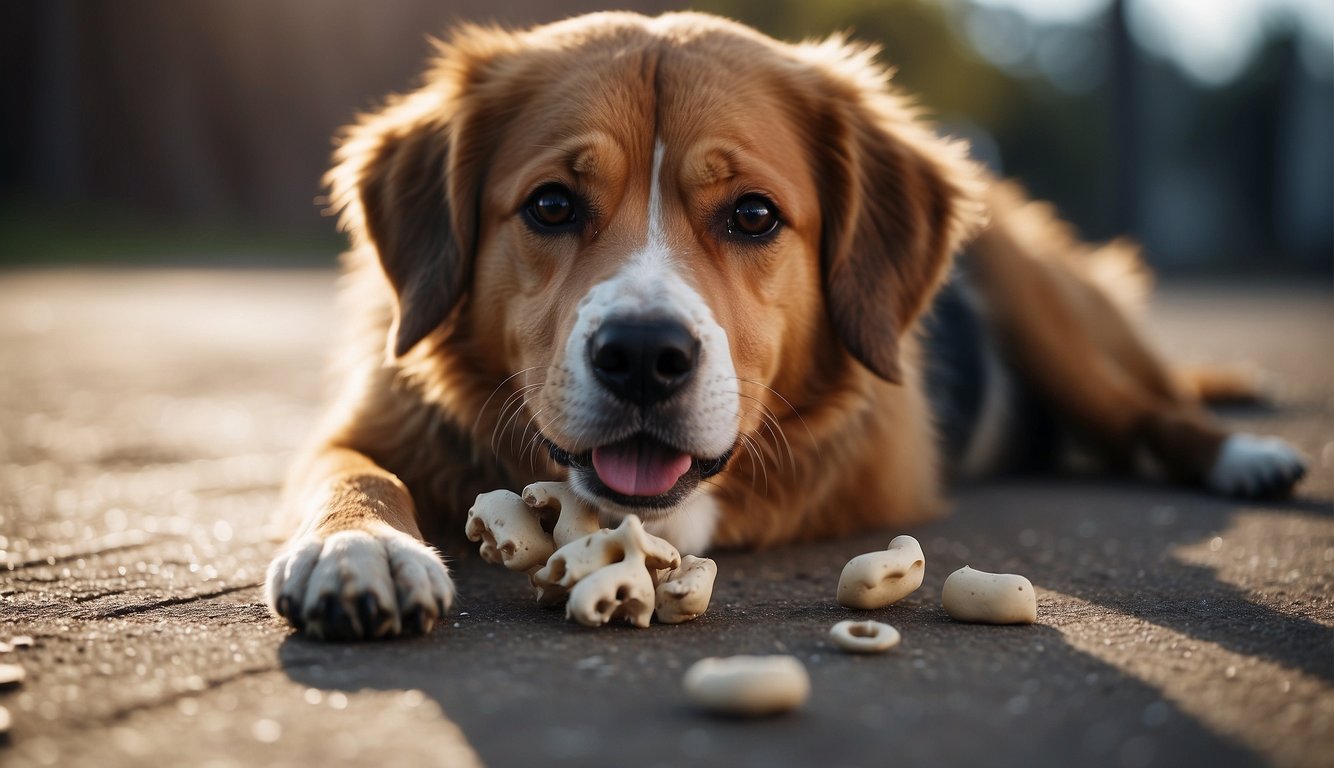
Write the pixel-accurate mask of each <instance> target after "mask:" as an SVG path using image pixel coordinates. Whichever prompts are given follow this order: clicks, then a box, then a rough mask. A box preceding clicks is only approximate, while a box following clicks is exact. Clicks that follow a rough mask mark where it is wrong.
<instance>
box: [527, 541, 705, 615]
mask: <svg viewBox="0 0 1334 768" xmlns="http://www.w3.org/2000/svg"><path fill="white" fill-rule="evenodd" d="M680 565H681V554H680V553H679V552H677V551H676V547H673V546H672V545H671V544H669V543H667V542H666V541H664V540H662V539H660V538H658V537H657V536H654V535H652V534H650V533H648V532H647V531H645V530H644V524H643V523H641V522H640V521H639V518H638V517H637V516H635V515H628V516H627V517H626V518H625V520H623V521H622V522H621V524H620V525H619V526H617V527H616V528H614V529H611V528H604V529H602V530H600V531H598V532H596V533H593V534H591V535H588V536H585V537H583V538H582V539H578V540H576V541H572V542H570V543H569V544H566V545H565V546H563V547H561V548H560V549H558V550H556V553H555V554H553V555H552V556H551V558H550V559H548V560H547V564H546V566H544V567H542V568H539V569H538V570H536V571H534V572H533V573H532V574H530V576H529V579H530V580H531V581H532V583H533V586H534V587H536V588H537V590H538V601H539V602H543V603H551V602H556V601H557V600H558V596H559V595H561V594H562V593H564V592H565V591H568V592H569V596H570V602H569V604H568V605H567V606H566V609H565V615H566V616H567V617H569V618H571V619H574V620H575V621H577V622H579V623H580V624H584V625H587V626H598V625H600V624H605V623H607V622H608V621H610V620H612V619H613V618H625V619H626V620H627V621H629V622H630V623H632V624H634V625H635V626H640V627H646V626H648V622H649V618H650V617H651V616H652V615H653V603H654V579H653V576H654V574H655V573H656V572H657V571H659V570H663V569H673V570H674V569H676V568H679V567H680Z"/></svg>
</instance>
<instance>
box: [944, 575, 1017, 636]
mask: <svg viewBox="0 0 1334 768" xmlns="http://www.w3.org/2000/svg"><path fill="white" fill-rule="evenodd" d="M940 603H941V605H942V606H944V608H945V613H948V614H949V615H950V618H952V619H954V620H955V621H966V622H971V623H974V624H1032V623H1033V622H1035V621H1037V620H1038V600H1037V595H1035V594H1034V593H1033V583H1032V582H1030V581H1029V580H1028V579H1026V578H1024V577H1023V576H1020V575H1019V574H1017V573H987V572H986V571H975V570H973V569H972V568H969V567H968V566H966V565H965V566H964V567H962V568H960V569H959V570H957V571H955V572H954V573H951V574H950V575H949V578H947V579H945V585H944V586H943V587H941V589H940Z"/></svg>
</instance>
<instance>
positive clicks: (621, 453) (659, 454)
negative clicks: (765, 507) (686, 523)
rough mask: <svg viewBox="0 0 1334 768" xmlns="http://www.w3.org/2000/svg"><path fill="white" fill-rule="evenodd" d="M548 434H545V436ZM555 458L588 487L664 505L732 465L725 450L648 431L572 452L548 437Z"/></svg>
mask: <svg viewBox="0 0 1334 768" xmlns="http://www.w3.org/2000/svg"><path fill="white" fill-rule="evenodd" d="M544 439H545V438H544ZM546 444H547V451H548V452H549V453H550V454H551V459H552V461H555V462H556V463H557V464H560V465H561V466H563V467H568V468H569V469H570V471H571V473H577V474H578V475H579V476H580V480H581V481H582V482H583V483H584V484H585V485H586V487H587V488H588V489H589V490H590V491H592V492H594V493H596V494H597V495H598V496H601V497H603V498H605V499H607V500H608V501H611V502H613V503H615V504H619V505H621V506H625V507H638V508H651V509H662V508H667V507H674V506H676V505H677V504H680V503H681V502H683V501H685V499H686V497H688V496H689V495H690V492H691V491H693V490H695V487H696V486H698V485H699V483H700V481H701V480H706V479H708V478H710V477H713V476H714V475H716V474H718V473H719V472H722V471H723V468H724V467H726V466H727V462H728V460H729V459H730V458H731V457H732V451H731V450H728V451H727V452H726V453H724V454H723V455H721V456H717V457H713V458H700V457H697V456H691V455H690V454H689V453H687V452H685V451H682V450H680V449H678V448H675V447H673V446H670V445H667V444H666V443H663V442H662V441H660V440H657V439H654V438H652V437H649V436H648V435H645V434H642V433H641V434H637V435H634V436H632V437H629V438H627V439H625V440H621V441H620V442H616V443H610V444H608V445H602V446H598V447H597V448H594V449H592V450H590V451H584V452H583V453H578V454H576V453H571V452H570V451H567V450H565V449H563V448H561V447H560V446H558V445H556V444H555V443H554V442H552V441H551V440H546Z"/></svg>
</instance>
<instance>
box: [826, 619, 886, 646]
mask: <svg viewBox="0 0 1334 768" xmlns="http://www.w3.org/2000/svg"><path fill="white" fill-rule="evenodd" d="M829 637H830V638H831V639H833V641H834V645H837V646H838V647H839V648H841V649H843V650H845V651H847V652H848V653H879V652H881V651H887V650H889V649H890V648H893V647H894V646H896V645H898V644H899V639H900V638H899V631H898V630H897V629H895V628H893V627H891V626H889V625H888V624H882V623H880V622H878V621H852V620H851V619H849V620H847V621H840V622H839V623H837V624H835V625H834V626H833V627H832V628H830V630H829Z"/></svg>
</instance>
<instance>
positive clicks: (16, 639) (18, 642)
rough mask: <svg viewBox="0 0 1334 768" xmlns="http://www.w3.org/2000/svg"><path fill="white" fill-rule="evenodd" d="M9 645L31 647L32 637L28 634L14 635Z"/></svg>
mask: <svg viewBox="0 0 1334 768" xmlns="http://www.w3.org/2000/svg"><path fill="white" fill-rule="evenodd" d="M9 645H10V647H12V648H31V647H32V637H30V636H28V635H14V636H13V637H11V638H9Z"/></svg>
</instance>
